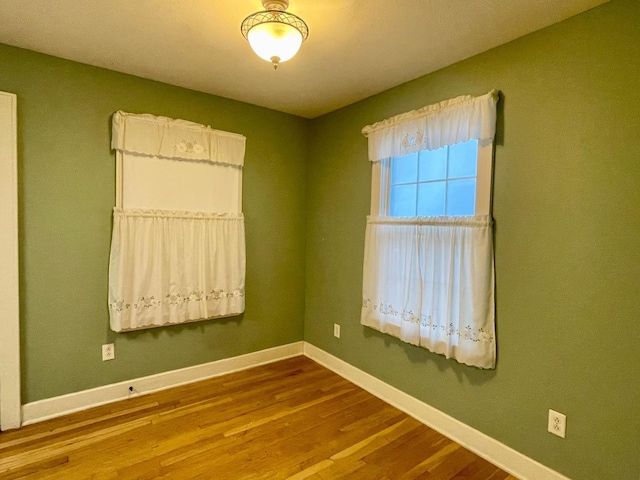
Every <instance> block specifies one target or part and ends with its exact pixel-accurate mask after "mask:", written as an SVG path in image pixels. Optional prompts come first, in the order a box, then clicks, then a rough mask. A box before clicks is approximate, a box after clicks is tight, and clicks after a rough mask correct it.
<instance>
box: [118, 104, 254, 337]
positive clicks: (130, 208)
mask: <svg viewBox="0 0 640 480" xmlns="http://www.w3.org/2000/svg"><path fill="white" fill-rule="evenodd" d="M112 147H113V148H114V149H116V151H117V155H116V156H117V158H118V160H119V161H121V162H122V168H121V169H119V172H120V175H121V177H120V178H118V179H117V184H118V188H119V189H120V192H121V196H117V198H119V201H118V204H117V205H116V208H115V209H114V214H113V236H112V241H111V255H110V263H109V312H110V324H111V329H112V330H114V331H116V332H121V331H127V330H135V329H140V328H150V327H158V326H163V325H170V324H177V323H184V322H192V321H197V320H205V319H209V318H214V317H225V316H230V315H237V314H240V313H242V312H243V311H244V295H245V289H244V282H245V270H246V266H245V263H246V260H245V235H244V217H243V215H242V209H241V203H242V200H241V192H242V166H243V162H244V147H245V137H243V136H242V135H238V134H234V133H229V132H221V131H218V130H213V129H211V128H209V127H205V126H204V125H199V124H195V123H192V122H187V121H185V120H173V119H170V118H166V117H154V116H152V115H146V114H145V115H135V114H130V113H125V112H116V113H115V114H114V116H113V138H112Z"/></svg>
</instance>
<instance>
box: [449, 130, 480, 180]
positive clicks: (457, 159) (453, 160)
mask: <svg viewBox="0 0 640 480" xmlns="http://www.w3.org/2000/svg"><path fill="white" fill-rule="evenodd" d="M477 159H478V141H477V140H475V139H473V140H469V141H468V142H466V143H456V144H455V145H451V146H450V147H449V178H460V177H475V176H476V171H477V164H478V160H477Z"/></svg>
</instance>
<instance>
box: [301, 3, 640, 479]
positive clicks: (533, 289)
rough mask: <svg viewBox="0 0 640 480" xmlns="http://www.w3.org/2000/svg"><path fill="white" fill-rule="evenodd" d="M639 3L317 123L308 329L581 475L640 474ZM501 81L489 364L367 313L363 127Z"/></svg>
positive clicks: (336, 350)
mask: <svg viewBox="0 0 640 480" xmlns="http://www.w3.org/2000/svg"><path fill="white" fill-rule="evenodd" d="M639 19H640V3H639V2H638V1H637V0H614V1H613V2H611V3H608V4H605V5H603V6H601V7H599V8H596V9H594V10H591V11H589V12H586V13H584V14H582V15H579V16H577V17H574V18H571V19H569V20H567V21H564V22H562V23H559V24H557V25H554V26H551V27H549V28H546V29H544V30H542V31H539V32H537V33H534V34H531V35H528V36H526V37H523V38H521V39H518V40H516V41H513V42H511V43H509V44H507V45H504V46H501V47H499V48H496V49H493V50H491V51H489V52H486V53H483V54H481V55H478V56H476V57H473V58H471V59H468V60H466V61H463V62H461V63H458V64H456V65H453V66H451V67H449V68H445V69H443V70H440V71H438V72H435V73H433V74H430V75H427V76H425V77H422V78H419V79H417V80H415V81H412V82H409V83H406V84H403V85H401V86H398V87H396V88H393V89H391V90H389V91H386V92H384V93H381V94H379V95H376V96H374V97H371V98H369V99H366V100H364V101H361V102H359V103H357V104H354V105H352V106H349V107H346V108H344V109H342V110H339V111H337V112H333V113H331V114H328V115H325V116H323V117H321V118H318V119H316V120H314V121H313V123H312V137H311V159H310V163H309V170H308V175H309V185H308V226H307V269H306V271H307V277H306V318H305V340H307V341H309V342H311V343H313V344H314V345H316V346H318V347H320V348H322V349H324V350H326V351H328V352H330V353H332V354H334V355H336V356H338V357H340V358H342V359H343V360H345V361H347V362H349V363H351V364H353V365H355V366H356V367H359V368H361V369H363V370H365V371H367V372H369V373H371V374H372V375H374V376H376V377H378V378H380V379H382V380H384V381H385V382H388V383H390V384H392V385H394V386H396V387H398V388H399V389H401V390H403V391H405V392H408V393H410V394H411V395H413V396H415V397H417V398H419V399H421V400H423V401H425V402H426V403H428V404H430V405H432V406H434V407H436V408H438V409H440V410H442V411H444V412H446V413H448V414H449V415H451V416H453V417H455V418H457V419H459V420H461V421H462V422H464V423H466V424H468V425H471V426H472V427H475V428H477V429H478V430H480V431H482V432H484V433H486V434H488V435H490V436H491V437H493V438H495V439H497V440H499V441H501V442H503V443H505V444H506V445H509V446H511V447H513V448H514V449H516V450H518V451H520V452H522V453H524V454H525V455H528V456H530V457H532V458H534V459H537V460H538V461H540V462H541V463H544V464H546V465H548V466H550V467H552V468H554V469H556V470H557V471H559V472H562V473H564V474H566V475H568V476H569V477H571V478H575V479H597V480H605V479H611V480H627V479H629V480H631V479H633V480H637V479H638V478H639V475H640V452H639V450H638V448H639V445H640V381H639V379H640V370H639V366H640V347H639V341H640V327H639V325H640V214H639V212H640V133H639V132H640V61H639V57H638V55H639V52H640V27H639V26H638V20H639ZM363 81H366V79H363ZM492 88H497V89H499V90H500V92H501V101H500V104H499V122H498V136H497V147H496V155H495V170H494V194H493V200H494V208H493V213H494V217H495V254H496V283H497V287H496V289H497V290H496V295H497V307H496V310H497V342H498V343H497V344H498V365H497V368H496V369H495V370H493V371H482V370H478V369H474V368H471V367H466V366H463V365H460V364H457V363H456V362H454V361H449V360H446V359H445V358H444V357H441V356H439V355H434V354H431V353H430V352H428V351H426V350H423V349H420V348H418V347H413V346H411V345H408V344H404V343H402V342H400V341H398V340H396V339H395V338H392V337H390V336H387V335H384V334H381V333H378V332H377V331H374V330H371V329H368V328H365V327H363V326H361V325H360V324H359V314H360V303H361V287H362V258H363V247H364V229H365V216H366V215H367V213H368V211H369V198H370V183H371V165H370V164H369V162H368V161H367V143H366V139H365V138H364V137H363V136H362V135H361V133H360V130H361V128H362V127H363V126H365V125H368V124H371V123H374V122H376V121H379V120H382V119H385V118H388V117H390V116H392V115H395V114H398V113H401V112H405V111H408V110H411V109H415V108H419V107H421V106H424V105H428V104H432V103H435V102H438V101H441V100H445V99H448V98H452V97H455V96H458V95H463V94H473V95H480V94H484V93H487V92H488V91H489V90H490V89H492ZM334 322H337V323H340V324H341V325H342V338H341V339H336V338H333V336H332V332H333V328H332V324H333V323H334ZM549 408H553V409H555V410H557V411H560V412H563V413H565V414H566V415H567V438H566V439H564V440H563V439H560V438H558V437H555V436H553V435H551V434H549V433H547V431H546V429H547V412H548V409H549Z"/></svg>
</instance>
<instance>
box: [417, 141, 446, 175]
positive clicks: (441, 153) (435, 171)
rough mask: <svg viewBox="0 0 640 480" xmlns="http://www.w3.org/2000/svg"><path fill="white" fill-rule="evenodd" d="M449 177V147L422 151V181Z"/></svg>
mask: <svg viewBox="0 0 640 480" xmlns="http://www.w3.org/2000/svg"><path fill="white" fill-rule="evenodd" d="M445 178H447V147H442V148H439V149H437V150H422V151H421V152H420V178H419V179H418V180H419V181H421V182H424V181H427V180H444V179H445Z"/></svg>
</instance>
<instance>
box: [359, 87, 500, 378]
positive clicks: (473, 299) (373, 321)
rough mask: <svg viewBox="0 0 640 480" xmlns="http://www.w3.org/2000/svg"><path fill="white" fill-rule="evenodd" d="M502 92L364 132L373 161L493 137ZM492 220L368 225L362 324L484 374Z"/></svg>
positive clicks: (376, 220)
mask: <svg viewBox="0 0 640 480" xmlns="http://www.w3.org/2000/svg"><path fill="white" fill-rule="evenodd" d="M496 102H497V92H495V91H494V92H490V93H489V94H487V95H485V96H483V97H477V98H472V97H458V98H455V99H453V100H449V101H446V102H441V103H440V104H437V105H432V106H429V107H425V108H423V109H420V110H416V111H414V112H409V113H407V114H403V115H399V116H397V117H393V118H391V119H388V120H385V121H383V122H379V123H377V124H375V125H372V126H368V127H365V128H364V129H363V133H364V134H365V135H366V136H368V138H369V158H370V160H371V161H373V162H378V161H380V160H383V159H388V158H391V157H395V156H401V155H405V154H407V153H410V152H412V151H419V150H429V149H437V148H440V147H442V146H444V145H453V144H455V143H459V142H466V141H468V140H470V139H472V138H476V139H478V140H480V141H492V140H493V137H494V135H495V118H496V117H495V115H496ZM494 278H495V274H494V257H493V237H492V219H491V217H490V216H486V215H478V216H472V217H412V218H395V217H378V216H370V217H368V219H367V228H366V236H365V255H364V271H363V299H362V313H361V323H362V324H363V325H366V326H368V327H371V328H374V329H376V330H380V331H381V332H384V333H387V334H390V335H393V336H395V337H398V338H400V339H401V340H403V341H405V342H407V343H411V344H413V345H419V346H421V347H424V348H426V349H428V350H430V351H432V352H435V353H439V354H442V355H445V356H446V357H447V358H454V359H456V360H457V361H459V362H461V363H465V364H467V365H472V366H476V367H480V368H494V367H495V360H496V341H495V300H494V296H495V294H494V291H495V286H494Z"/></svg>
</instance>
